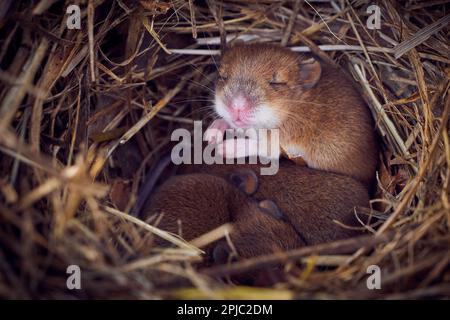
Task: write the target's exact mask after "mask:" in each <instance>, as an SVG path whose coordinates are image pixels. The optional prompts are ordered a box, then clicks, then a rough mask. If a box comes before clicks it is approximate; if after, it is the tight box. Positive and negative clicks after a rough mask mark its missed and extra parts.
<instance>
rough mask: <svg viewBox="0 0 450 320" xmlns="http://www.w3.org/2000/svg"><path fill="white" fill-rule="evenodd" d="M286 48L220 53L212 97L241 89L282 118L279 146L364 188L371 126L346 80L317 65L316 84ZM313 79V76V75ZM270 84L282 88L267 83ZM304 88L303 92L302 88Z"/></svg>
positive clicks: (372, 145) (371, 163)
mask: <svg viewBox="0 0 450 320" xmlns="http://www.w3.org/2000/svg"><path fill="white" fill-rule="evenodd" d="M307 72H310V70H308V71H306V68H304V67H302V58H301V57H300V56H299V55H298V54H297V53H294V52H292V51H290V50H289V49H286V48H282V47H279V46H275V45H268V44H250V45H248V44H247V45H236V46H234V47H232V48H231V49H229V50H228V51H226V52H225V54H224V56H223V59H222V62H221V66H220V70H219V73H220V75H221V77H220V79H219V81H218V83H217V86H216V95H219V96H226V95H231V94H233V92H235V91H236V90H243V91H245V92H246V93H247V94H248V95H249V96H250V97H251V99H252V100H253V102H254V103H255V104H258V103H265V104H268V105H271V106H272V108H273V109H275V112H276V113H277V114H278V115H279V118H280V119H281V122H280V125H279V129H280V144H281V147H282V148H283V149H284V150H286V149H287V147H288V146H289V145H295V146H296V147H298V148H299V149H300V150H301V152H302V154H303V156H302V157H303V158H304V160H305V161H306V163H307V164H308V166H310V167H312V168H316V169H322V170H326V171H330V172H335V173H341V174H345V175H349V176H351V177H353V178H356V179H358V180H359V181H362V182H363V183H365V184H366V185H369V184H370V183H371V182H372V181H373V178H374V173H375V169H376V165H377V143H376V136H375V132H374V124H373V121H372V117H371V115H370V112H369V110H368V108H367V106H366V105H365V103H364V101H363V99H362V98H361V96H360V95H359V93H358V92H357V90H356V89H355V88H354V87H353V85H352V82H351V80H349V78H348V76H347V75H346V74H345V73H344V72H343V71H342V70H339V69H336V68H334V67H331V66H328V65H325V64H323V63H321V75H320V79H319V80H318V82H317V83H316V84H315V85H313V87H312V88H309V87H310V85H311V84H307V85H306V84H305V82H304V81H305V80H304V79H309V78H311V75H310V74H305V73H307ZM312 78H314V77H312ZM270 81H272V82H273V81H275V82H282V83H286V85H275V86H273V85H270V84H269V82H270ZM307 87H308V88H307Z"/></svg>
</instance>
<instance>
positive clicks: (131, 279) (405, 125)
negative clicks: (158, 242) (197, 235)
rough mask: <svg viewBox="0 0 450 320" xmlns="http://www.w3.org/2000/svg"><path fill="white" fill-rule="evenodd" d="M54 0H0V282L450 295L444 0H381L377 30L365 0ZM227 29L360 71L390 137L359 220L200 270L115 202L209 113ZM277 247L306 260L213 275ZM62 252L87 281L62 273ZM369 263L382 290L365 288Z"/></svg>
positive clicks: (86, 293) (29, 288)
mask: <svg viewBox="0 0 450 320" xmlns="http://www.w3.org/2000/svg"><path fill="white" fill-rule="evenodd" d="M53 2H54V1H48V0H40V1H37V0H36V1H34V2H33V5H30V3H31V2H29V1H10V0H7V1H2V4H1V6H0V41H1V50H0V65H1V70H0V83H1V87H0V90H1V91H0V177H1V178H0V191H1V192H0V297H3V298H70V297H78V298H161V297H162V298H166V297H177V298H191V297H209V298H221V297H224V298H293V297H300V298H305V297H308V298H330V297H331V298H424V297H449V296H450V269H449V264H450V235H449V227H450V204H449V189H450V142H449V119H448V117H449V109H450V97H449V77H450V67H449V62H450V58H449V52H450V50H449V43H448V39H449V28H448V21H449V19H448V14H449V13H448V12H449V6H448V1H421V2H418V1H402V3H403V4H402V5H400V4H396V5H393V3H394V2H391V1H381V2H380V3H379V5H380V7H381V12H382V21H381V23H382V28H381V30H368V29H367V28H366V27H365V21H366V18H367V14H366V13H365V10H366V7H367V4H366V1H337V0H336V1H331V2H322V1H312V0H311V1H309V2H304V3H302V4H300V5H293V4H292V3H291V2H288V1H275V0H274V1H269V0H261V1H239V0H235V1H226V2H225V3H224V4H223V5H222V4H221V2H215V1H209V2H208V1H207V2H206V3H203V2H199V1H181V0H174V1H170V2H168V3H167V4H166V3H163V2H162V1H160V2H158V1H151V0H142V1H125V0H121V1H119V0H117V1H114V2H110V1H102V0H88V1H84V2H83V4H82V6H81V9H82V10H81V16H82V28H81V30H68V29H67V28H66V24H65V23H66V19H65V15H64V12H65V8H66V7H67V6H68V5H69V4H71V3H72V2H73V1H66V3H64V1H59V2H57V3H56V4H52V3H53ZM399 3H400V2H399ZM440 19H441V20H440ZM430 25H432V26H431V27H427V26H430ZM225 38H228V40H229V41H233V40H235V39H237V38H241V39H244V40H251V41H270V42H276V43H282V44H286V45H287V46H289V47H297V48H296V50H298V51H312V52H314V53H315V54H317V55H318V56H320V57H321V58H322V59H324V60H326V61H330V62H333V63H337V64H339V65H341V66H342V67H343V68H345V69H347V70H348V71H349V72H350V73H351V74H352V75H353V76H354V79H355V82H357V83H358V84H359V87H360V88H361V92H362V93H363V94H364V96H365V97H366V99H367V102H368V104H369V106H370V108H371V110H372V112H373V116H374V117H375V119H376V123H377V130H378V132H379V134H380V136H381V137H382V140H383V142H384V145H383V152H382V154H381V155H380V158H381V159H382V165H381V167H380V170H379V173H378V178H379V187H378V193H377V196H376V198H375V199H373V205H374V206H373V207H374V208H376V209H377V210H376V211H372V213H373V214H375V215H376V216H377V217H378V218H379V219H380V221H381V223H380V224H379V225H378V226H375V227H374V229H372V230H368V235H367V236H365V237H363V238H362V239H350V240H345V241H340V242H336V243H331V244H324V245H320V246H317V247H310V248H302V249H299V250H296V251H293V252H288V253H286V255H283V256H266V257H261V258H257V259H253V260H250V261H246V262H241V263H238V264H236V265H234V266H230V267H227V268H223V267H215V268H212V269H207V270H198V269H196V268H195V267H194V266H195V262H196V261H199V259H200V256H201V251H200V250H199V249H197V248H195V247H193V246H192V245H191V244H188V243H186V242H185V241H183V240H182V239H180V238H179V237H176V236H174V235H171V234H168V233H166V232H164V231H162V230H159V229H157V228H155V227H153V226H152V223H153V222H154V221H149V223H146V222H143V221H140V220H137V219H133V217H130V216H129V215H127V214H126V212H129V211H130V209H131V208H132V205H133V203H134V201H135V195H136V191H137V190H138V187H139V184H140V183H141V182H142V179H143V178H144V177H145V173H146V171H148V169H149V168H150V167H151V166H152V164H154V163H155V162H156V161H158V159H159V158H160V157H161V155H162V154H163V153H164V152H165V151H166V150H168V148H169V147H170V143H169V142H170V141H169V140H170V139H169V137H170V133H171V132H172V130H173V129H174V128H176V127H180V126H184V127H186V128H191V127H192V120H194V119H206V120H208V119H210V116H211V113H210V111H211V109H209V108H208V106H209V105H210V104H211V102H210V101H209V100H210V98H211V88H212V87H213V82H214V78H215V72H216V67H215V63H216V60H217V58H214V56H211V54H210V53H218V51H217V50H218V49H220V47H219V44H220V43H221V42H223V41H224V40H225ZM397 45H398V47H397ZM172 49H173V50H172ZM180 49H181V50H180ZM169 53H171V54H169ZM124 194H125V196H124ZM130 195H131V196H130ZM217 232H218V231H217V230H216V233H214V235H212V237H217ZM221 232H223V230H222V231H221ZM371 234H372V235H371ZM154 236H161V237H164V238H166V239H168V240H169V241H172V242H173V244H174V248H172V249H161V248H157V247H155V246H154V245H153V243H152V238H153V237H154ZM202 241H203V242H202ZM202 241H200V242H202V243H204V241H205V239H202ZM200 242H199V243H200ZM279 261H283V262H284V263H285V264H286V268H287V269H289V268H299V266H300V268H301V269H302V273H301V277H299V278H289V279H288V281H287V282H285V283H280V284H278V285H277V286H276V287H275V288H272V289H268V288H245V287H236V286H232V285H228V284H224V283H223V282H220V281H218V280H217V279H216V278H215V276H217V275H227V274H231V273H238V272H240V271H243V270H252V269H255V268H258V267H261V266H263V265H270V264H273V263H277V262H279ZM71 264H77V265H79V266H80V267H81V270H82V279H83V280H82V287H83V288H82V290H79V291H69V290H67V289H66V284H65V282H66V276H67V275H66V268H67V266H68V265H71ZM372 264H377V265H379V266H380V267H381V269H382V272H383V278H382V280H383V282H382V284H383V289H382V290H381V291H377V290H373V291H370V290H367V289H366V285H365V283H366V278H367V274H366V269H367V267H368V266H369V265H372ZM319 266H328V267H327V268H318V267H319ZM188 286H190V287H192V288H190V289H182V290H180V289H179V288H180V287H188Z"/></svg>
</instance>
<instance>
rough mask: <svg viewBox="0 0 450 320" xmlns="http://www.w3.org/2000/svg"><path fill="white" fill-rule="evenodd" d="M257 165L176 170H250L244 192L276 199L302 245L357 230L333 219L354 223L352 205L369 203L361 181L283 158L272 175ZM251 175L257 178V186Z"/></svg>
mask: <svg viewBox="0 0 450 320" xmlns="http://www.w3.org/2000/svg"><path fill="white" fill-rule="evenodd" d="M260 168H261V165H259V164H256V165H252V164H242V165H238V164H233V165H183V166H182V167H181V168H180V173H181V174H183V173H184V174H186V173H193V172H197V173H203V174H210V175H215V176H218V177H220V178H223V179H229V178H230V177H231V178H232V177H233V176H235V175H236V173H239V172H242V171H244V172H245V171H248V170H251V171H252V172H253V176H254V177H255V178H252V176H251V175H249V174H246V175H245V177H246V179H244V180H246V181H247V183H249V184H250V187H247V192H248V193H250V192H251V190H255V192H253V193H252V197H253V198H255V199H256V200H257V201H263V200H266V199H268V200H271V201H273V202H274V203H276V204H277V206H278V207H279V209H280V211H281V212H282V213H283V215H284V216H285V217H286V219H287V220H288V221H289V222H290V224H291V225H292V226H294V228H295V229H296V231H297V233H298V234H300V235H301V237H302V241H304V242H305V244H306V245H313V244H318V243H323V242H329V241H334V240H337V239H343V238H348V237H352V236H355V235H356V234H357V232H355V231H354V230H352V229H347V228H343V227H341V226H338V225H337V224H336V223H335V221H339V222H341V223H343V224H345V225H348V226H353V227H354V226H356V218H355V217H354V208H355V207H369V195H368V191H367V189H366V188H365V186H364V185H363V184H362V183H361V182H359V181H357V180H355V179H353V178H351V177H348V176H344V175H341V174H335V173H331V172H325V171H320V170H314V169H311V168H308V167H303V166H298V165H296V164H295V163H293V162H291V161H288V160H286V159H282V160H281V161H280V168H279V170H278V172H277V174H275V175H271V176H269V175H260ZM241 176H242V174H241ZM253 179H257V184H258V185H257V187H255V186H254V184H255V182H252V180H253ZM248 181H250V182H248ZM233 183H234V184H235V185H237V184H238V182H236V181H234V182H233ZM241 189H245V188H243V187H241Z"/></svg>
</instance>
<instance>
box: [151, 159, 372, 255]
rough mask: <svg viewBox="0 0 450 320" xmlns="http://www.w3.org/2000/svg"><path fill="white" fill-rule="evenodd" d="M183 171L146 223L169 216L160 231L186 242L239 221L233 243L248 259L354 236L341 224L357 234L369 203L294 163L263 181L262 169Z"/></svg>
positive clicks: (359, 188)
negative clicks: (358, 213) (358, 214)
mask: <svg viewBox="0 0 450 320" xmlns="http://www.w3.org/2000/svg"><path fill="white" fill-rule="evenodd" d="M182 171H183V172H184V173H185V174H181V175H179V176H174V177H172V178H170V179H169V180H167V181H166V182H165V183H164V184H163V185H161V186H160V187H159V188H158V189H157V190H156V191H155V192H154V193H153V196H152V197H151V198H150V202H149V204H148V205H147V206H146V208H145V209H144V217H145V216H149V215H154V214H158V213H164V216H163V217H162V219H161V221H160V224H159V225H158V227H160V228H161V229H163V230H166V231H170V232H173V233H177V234H180V235H181V236H183V237H184V238H185V239H186V240H192V239H194V238H196V237H198V236H200V235H202V234H204V233H206V232H208V231H210V230H212V229H214V228H216V227H218V226H220V225H222V224H224V223H227V222H230V221H231V222H233V226H234V227H233V231H232V232H231V240H232V242H233V243H235V246H236V249H237V252H238V254H239V256H240V257H242V258H249V257H252V256H256V255H261V254H268V253H271V252H276V251H285V250H289V249H293V248H296V247H299V246H304V245H313V244H317V243H322V242H328V241H333V240H337V239H343V238H347V237H351V236H354V235H356V234H357V232H356V231H354V230H352V229H347V228H343V227H341V226H339V225H338V224H336V223H335V222H334V221H333V220H337V221H340V222H341V223H343V224H347V225H350V226H355V225H356V220H355V218H354V216H353V208H354V207H355V206H368V202H369V200H368V195H367V191H366V189H365V188H364V186H363V185H362V184H361V183H359V182H358V181H355V180H354V179H352V178H350V177H346V176H342V175H338V174H333V173H327V172H322V171H317V170H313V169H310V168H306V167H300V166H296V165H295V164H292V163H291V162H289V161H283V162H281V166H280V170H279V172H278V174H277V175H275V176H259V177H258V176H257V174H258V172H259V165H212V166H208V165H204V166H198V165H191V166H184V167H183V168H182ZM189 172H191V173H189ZM249 172H250V173H251V174H250V173H249ZM250 195H251V196H250ZM179 221H180V222H181V232H179V231H180V230H179V229H180V224H179ZM216 258H217V257H216ZM219 260H221V261H223V259H219Z"/></svg>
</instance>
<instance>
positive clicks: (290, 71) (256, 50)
mask: <svg viewBox="0 0 450 320" xmlns="http://www.w3.org/2000/svg"><path fill="white" fill-rule="evenodd" d="M320 74H321V67H320V64H319V62H317V61H315V60H311V59H310V60H303V59H302V57H300V56H299V55H298V54H297V53H295V52H292V51H291V50H289V49H287V48H283V47H279V46H276V45H269V44H237V45H235V46H233V47H231V48H229V49H228V50H226V51H225V53H224V55H223V57H222V61H221V66H220V68H219V78H218V81H217V85H216V92H215V109H216V112H217V113H218V114H219V115H220V116H221V117H222V118H223V119H225V120H226V121H227V122H228V123H229V124H230V125H231V126H232V127H235V128H277V127H278V126H279V124H280V122H281V121H282V120H283V119H284V117H286V116H287V113H286V112H283V111H286V109H285V108H286V107H285V106H286V105H289V104H292V101H289V100H295V99H299V98H300V97H301V96H300V95H301V93H302V92H304V91H306V90H308V89H310V88H311V87H313V86H314V85H315V84H316V83H317V81H318V80H319V78H320Z"/></svg>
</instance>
